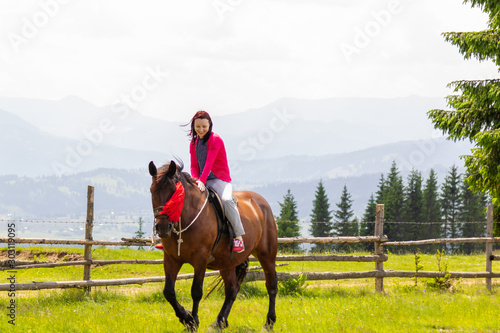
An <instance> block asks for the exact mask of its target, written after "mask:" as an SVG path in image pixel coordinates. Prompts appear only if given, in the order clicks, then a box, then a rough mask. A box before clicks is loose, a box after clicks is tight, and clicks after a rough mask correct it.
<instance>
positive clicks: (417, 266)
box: [415, 252, 424, 288]
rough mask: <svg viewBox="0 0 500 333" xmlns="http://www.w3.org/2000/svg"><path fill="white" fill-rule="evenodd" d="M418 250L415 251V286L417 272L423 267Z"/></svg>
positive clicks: (416, 283)
mask: <svg viewBox="0 0 500 333" xmlns="http://www.w3.org/2000/svg"><path fill="white" fill-rule="evenodd" d="M421 261H422V257H421V255H420V252H415V288H416V287H417V286H418V272H419V271H421V270H423V269H424V266H423V265H422V264H421Z"/></svg>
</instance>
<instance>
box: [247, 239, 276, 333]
mask: <svg viewBox="0 0 500 333" xmlns="http://www.w3.org/2000/svg"><path fill="white" fill-rule="evenodd" d="M263 244H267V245H266V246H259V248H258V249H257V251H256V252H254V253H253V254H254V256H255V257H256V258H257V259H258V260H259V262H260V265H261V266H262V270H263V271H264V275H265V277H266V289H267V293H268V294H269V309H268V311H267V318H266V325H265V326H264V328H265V329H267V330H271V329H272V328H273V325H274V323H275V322H276V295H277V294H278V275H277V274H276V255H277V252H278V250H277V245H276V243H274V242H263Z"/></svg>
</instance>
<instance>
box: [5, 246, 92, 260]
mask: <svg viewBox="0 0 500 333" xmlns="http://www.w3.org/2000/svg"><path fill="white" fill-rule="evenodd" d="M11 257H12V256H11ZM8 260H9V253H8V250H0V261H8ZM15 260H16V261H21V260H24V261H27V260H36V261H50V262H59V261H78V260H84V258H83V255H81V254H79V253H69V252H66V251H60V252H59V251H47V252H39V251H36V252H33V251H31V250H29V249H25V250H17V251H16V256H15Z"/></svg>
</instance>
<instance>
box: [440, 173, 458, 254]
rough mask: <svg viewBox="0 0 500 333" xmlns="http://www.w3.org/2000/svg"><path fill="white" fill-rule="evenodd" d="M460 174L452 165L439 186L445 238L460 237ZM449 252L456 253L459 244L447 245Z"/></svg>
mask: <svg viewBox="0 0 500 333" xmlns="http://www.w3.org/2000/svg"><path fill="white" fill-rule="evenodd" d="M460 199H461V198H460V174H459V173H458V168H457V167H456V166H455V165H453V166H452V167H451V169H450V171H449V173H448V175H446V177H445V179H444V183H443V185H442V186H441V199H440V200H441V201H440V203H441V210H442V212H443V215H442V216H443V222H444V223H443V236H444V237H447V238H459V237H461V233H460V232H461V225H460V221H459V218H458V217H459V208H460ZM447 247H448V248H449V249H450V250H451V251H456V250H457V249H458V247H459V244H456V243H451V244H447Z"/></svg>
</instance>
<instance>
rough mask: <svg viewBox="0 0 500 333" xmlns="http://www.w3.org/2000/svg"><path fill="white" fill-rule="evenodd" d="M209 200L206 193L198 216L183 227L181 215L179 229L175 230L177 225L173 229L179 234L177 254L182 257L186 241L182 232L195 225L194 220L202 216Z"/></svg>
mask: <svg viewBox="0 0 500 333" xmlns="http://www.w3.org/2000/svg"><path fill="white" fill-rule="evenodd" d="M207 202H208V194H207V195H206V198H205V202H204V203H203V206H201V208H200V210H199V211H198V214H196V216H195V217H194V219H193V220H192V221H191V223H189V225H188V226H187V227H185V228H184V229H182V225H181V218H180V217H179V231H177V230H175V227H174V228H172V231H173V232H174V233H175V234H176V235H179V239H177V255H178V256H179V257H180V256H181V244H182V243H183V242H184V241H183V240H182V233H183V232H184V231H186V230H188V229H189V227H191V226H192V225H193V223H194V222H196V220H197V219H198V217H199V216H200V214H201V212H202V211H203V209H204V208H205V206H206V205H207ZM163 251H165V249H163Z"/></svg>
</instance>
